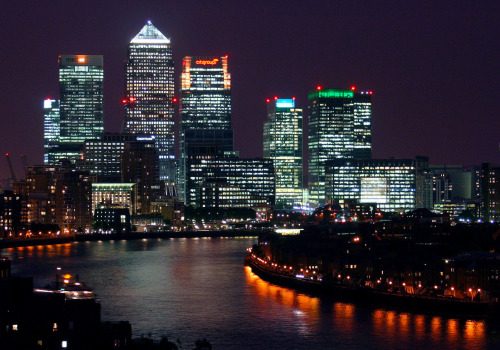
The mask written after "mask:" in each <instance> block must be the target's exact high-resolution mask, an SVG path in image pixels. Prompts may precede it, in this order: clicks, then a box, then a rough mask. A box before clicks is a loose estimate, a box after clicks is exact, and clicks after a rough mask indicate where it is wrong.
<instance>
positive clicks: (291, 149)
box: [264, 98, 303, 209]
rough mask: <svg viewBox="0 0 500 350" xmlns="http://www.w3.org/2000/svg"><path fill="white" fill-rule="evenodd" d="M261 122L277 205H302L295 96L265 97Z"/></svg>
mask: <svg viewBox="0 0 500 350" xmlns="http://www.w3.org/2000/svg"><path fill="white" fill-rule="evenodd" d="M267 103H268V112H267V121H266V122H265V123H264V158H266V159H271V160H272V161H273V163H274V171H275V181H276V208H277V209H291V208H293V207H294V206H300V205H301V204H302V192H303V189H302V155H303V154H302V146H303V145H302V133H303V127H302V125H303V124H302V123H303V120H302V109H298V108H295V98H293V99H278V98H276V99H274V100H270V99H268V100H267Z"/></svg>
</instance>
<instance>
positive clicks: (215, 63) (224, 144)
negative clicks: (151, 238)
mask: <svg viewBox="0 0 500 350" xmlns="http://www.w3.org/2000/svg"><path fill="white" fill-rule="evenodd" d="M180 96H181V100H180V115H181V132H180V143H179V144H180V147H179V149H180V160H179V172H178V174H179V175H178V176H179V181H178V182H179V186H178V190H179V197H180V198H181V200H183V201H186V200H187V190H186V183H187V178H186V171H187V168H188V166H189V165H188V162H189V160H190V159H194V158H198V157H201V158H206V157H212V156H214V155H213V154H212V153H213V150H214V148H217V149H218V150H220V151H221V152H222V154H221V155H223V152H232V151H233V132H232V130H231V74H230V73H229V70H228V57H227V56H223V57H214V56H210V57H206V56H195V57H192V56H187V57H185V58H184V60H183V64H182V77H181V91H180ZM189 150H193V151H194V150H196V154H190V153H189V152H190V151H189ZM204 150H206V151H207V152H208V153H206V154H205V153H203V152H204Z"/></svg>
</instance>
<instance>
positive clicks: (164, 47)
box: [124, 21, 175, 185]
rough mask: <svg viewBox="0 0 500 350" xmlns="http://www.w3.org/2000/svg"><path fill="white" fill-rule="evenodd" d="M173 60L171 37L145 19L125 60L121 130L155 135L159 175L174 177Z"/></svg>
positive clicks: (167, 180)
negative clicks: (122, 126) (122, 123)
mask: <svg viewBox="0 0 500 350" xmlns="http://www.w3.org/2000/svg"><path fill="white" fill-rule="evenodd" d="M173 97H174V61H173V58H172V48H171V45H170V39H168V38H167V37H165V35H163V34H162V33H161V32H160V31H159V30H158V29H157V28H156V27H155V26H154V25H153V24H152V23H151V21H148V22H147V24H146V25H145V26H144V27H143V28H142V29H141V31H140V32H139V34H137V35H136V36H135V37H134V38H133V39H132V41H131V42H130V44H129V47H128V52H127V60H126V62H125V99H124V107H125V120H124V131H125V132H127V133H132V134H148V135H150V136H152V137H154V139H155V141H156V144H155V145H156V148H157V149H158V153H159V167H160V179H161V180H164V181H165V184H168V185H170V184H173V183H174V178H175V147H174V144H175V130H174V104H173V101H172V99H173Z"/></svg>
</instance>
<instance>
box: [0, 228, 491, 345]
mask: <svg viewBox="0 0 500 350" xmlns="http://www.w3.org/2000/svg"><path fill="white" fill-rule="evenodd" d="M255 242H256V239H255V238H214V239H210V238H190V239H185V238H184V239H181V238H178V239H164V240H162V239H143V240H130V241H124V240H123V241H121V240H120V241H103V242H79V243H78V242H76V243H68V244H58V245H48V246H35V247H21V248H9V249H3V250H1V251H0V256H1V257H7V258H9V259H11V260H12V273H13V274H15V275H20V276H33V277H34V284H35V287H43V286H45V285H46V284H48V283H49V282H51V281H53V280H54V279H55V274H56V269H57V267H61V268H62V270H61V272H62V273H70V274H79V276H80V279H81V280H82V281H83V282H85V283H86V284H87V285H88V286H90V287H92V289H93V290H94V291H95V293H96V294H97V295H98V297H99V299H100V300H101V306H102V319H103V320H104V321H119V320H127V321H129V322H130V323H131V324H132V332H133V336H134V337H139V336H141V335H144V336H148V335H150V336H152V337H154V338H159V337H160V336H162V335H167V336H168V338H169V339H170V340H173V341H175V340H177V339H180V341H181V344H182V345H183V348H184V349H191V348H193V342H194V340H196V339H200V338H207V339H208V340H209V341H210V342H211V344H212V345H213V348H214V349H389V348H392V349H408V348H410V349H411V348H413V349H421V348H426V349H459V348H464V349H485V348H491V349H494V348H500V326H499V325H497V324H491V322H490V321H485V320H469V319H459V318H446V317H440V316H432V315H426V314H418V313H406V312H399V311H395V310H389V309H381V308H369V307H366V306H359V305H356V304H351V303H341V302H336V301H335V300H332V299H329V298H324V297H322V298H316V297H311V296H308V295H306V294H302V293H298V292H296V291H294V290H291V289H287V288H282V287H278V286H275V285H272V284H270V283H267V282H264V281H262V280H261V279H260V278H258V277H257V276H255V275H254V274H253V273H252V272H251V271H250V269H249V268H248V267H244V266H243V258H244V256H245V252H246V248H248V247H250V246H251V245H252V244H254V243H255Z"/></svg>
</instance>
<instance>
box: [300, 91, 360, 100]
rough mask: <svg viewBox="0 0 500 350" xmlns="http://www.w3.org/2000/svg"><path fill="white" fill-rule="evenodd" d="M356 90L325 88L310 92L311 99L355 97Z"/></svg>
mask: <svg viewBox="0 0 500 350" xmlns="http://www.w3.org/2000/svg"><path fill="white" fill-rule="evenodd" d="M353 97H354V92H352V91H351V90H339V89H325V90H320V91H313V92H311V93H309V99H310V100H313V99H315V98H353Z"/></svg>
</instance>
